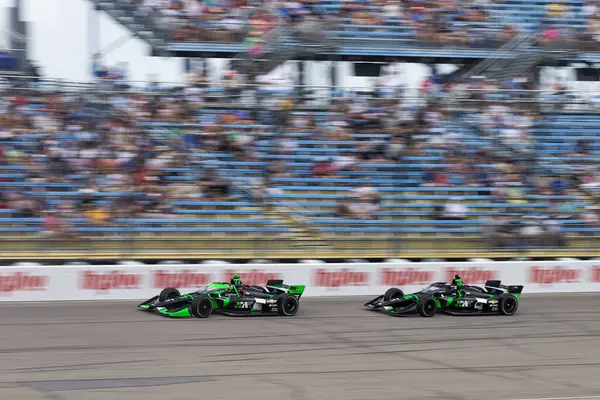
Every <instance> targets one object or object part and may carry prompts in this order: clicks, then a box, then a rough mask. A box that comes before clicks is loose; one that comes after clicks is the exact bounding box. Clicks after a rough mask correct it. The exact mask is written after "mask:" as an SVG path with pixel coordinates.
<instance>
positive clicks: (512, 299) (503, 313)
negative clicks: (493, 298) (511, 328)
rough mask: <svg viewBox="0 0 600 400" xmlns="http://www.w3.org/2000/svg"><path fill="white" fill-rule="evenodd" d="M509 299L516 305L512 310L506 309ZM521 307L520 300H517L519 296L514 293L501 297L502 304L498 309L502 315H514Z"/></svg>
mask: <svg viewBox="0 0 600 400" xmlns="http://www.w3.org/2000/svg"><path fill="white" fill-rule="evenodd" d="M507 301H509V302H510V301H512V302H513V304H514V307H513V309H512V310H511V311H508V312H507V311H506V309H505V305H506V302H507ZM518 308H519V301H518V300H517V298H516V297H515V296H513V295H510V294H508V295H503V296H501V297H500V306H499V307H498V311H499V312H500V314H502V315H508V316H510V315H514V314H515V313H516V312H517V309H518Z"/></svg>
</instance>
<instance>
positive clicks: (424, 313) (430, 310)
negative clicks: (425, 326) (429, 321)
mask: <svg viewBox="0 0 600 400" xmlns="http://www.w3.org/2000/svg"><path fill="white" fill-rule="evenodd" d="M436 312H437V303H436V302H435V299H434V298H433V297H422V298H420V299H419V302H418V303H417V313H419V315H420V316H421V317H428V318H429V317H433V316H434V315H435V313H436Z"/></svg>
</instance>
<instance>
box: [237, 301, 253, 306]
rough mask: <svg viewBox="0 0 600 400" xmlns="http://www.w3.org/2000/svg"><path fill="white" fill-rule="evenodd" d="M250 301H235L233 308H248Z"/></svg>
mask: <svg viewBox="0 0 600 400" xmlns="http://www.w3.org/2000/svg"><path fill="white" fill-rule="evenodd" d="M250 307H252V303H251V302H249V301H238V302H236V303H235V308H250Z"/></svg>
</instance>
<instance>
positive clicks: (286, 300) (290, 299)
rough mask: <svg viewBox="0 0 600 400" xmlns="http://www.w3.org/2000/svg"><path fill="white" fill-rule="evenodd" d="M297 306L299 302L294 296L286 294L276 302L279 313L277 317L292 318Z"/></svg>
mask: <svg viewBox="0 0 600 400" xmlns="http://www.w3.org/2000/svg"><path fill="white" fill-rule="evenodd" d="M299 305H300V302H299V301H298V299H297V298H296V296H293V295H291V294H287V293H286V294H284V295H282V296H281V297H280V298H279V300H278V301H277V310H278V311H279V315H283V316H284V317H293V316H294V315H296V313H297V312H298V308H299Z"/></svg>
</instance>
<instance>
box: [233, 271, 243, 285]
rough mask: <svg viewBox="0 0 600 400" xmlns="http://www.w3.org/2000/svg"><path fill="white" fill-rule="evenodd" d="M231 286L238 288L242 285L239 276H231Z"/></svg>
mask: <svg viewBox="0 0 600 400" xmlns="http://www.w3.org/2000/svg"><path fill="white" fill-rule="evenodd" d="M231 284H232V285H235V286H239V285H241V284H242V280H241V279H240V276H239V275H238V274H233V277H232V278H231Z"/></svg>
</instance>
